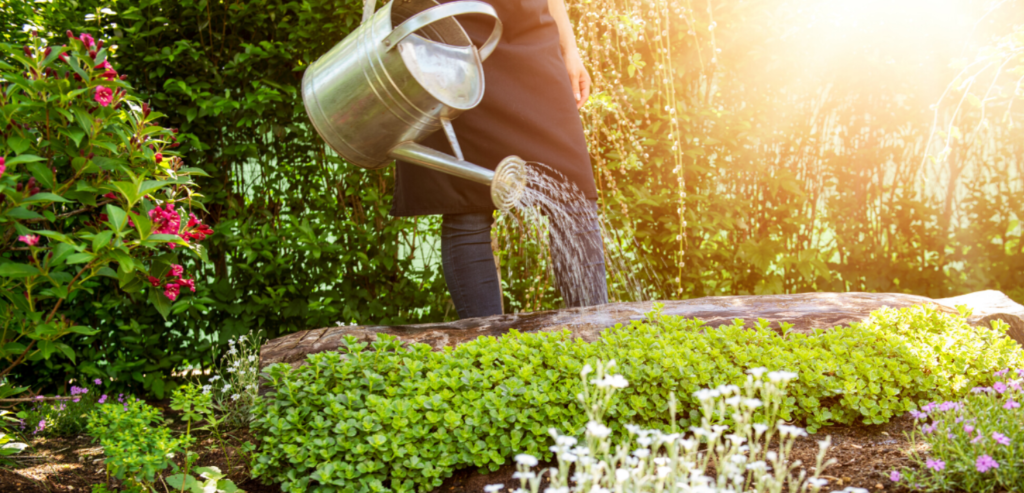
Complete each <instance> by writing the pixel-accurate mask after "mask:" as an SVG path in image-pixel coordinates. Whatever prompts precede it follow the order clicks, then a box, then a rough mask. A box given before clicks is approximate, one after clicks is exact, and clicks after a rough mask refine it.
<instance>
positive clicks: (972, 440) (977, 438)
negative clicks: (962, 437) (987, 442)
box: [971, 432, 985, 443]
mask: <svg viewBox="0 0 1024 493" xmlns="http://www.w3.org/2000/svg"><path fill="white" fill-rule="evenodd" d="M982 438H985V436H984V435H982V434H981V432H978V436H976V437H974V438H972V439H971V443H978V442H980V441H981V439H982Z"/></svg>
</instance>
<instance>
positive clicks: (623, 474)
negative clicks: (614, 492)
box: [615, 469, 629, 483]
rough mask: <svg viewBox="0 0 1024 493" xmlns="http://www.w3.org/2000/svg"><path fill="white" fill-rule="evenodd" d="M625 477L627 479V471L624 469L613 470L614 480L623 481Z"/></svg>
mask: <svg viewBox="0 0 1024 493" xmlns="http://www.w3.org/2000/svg"><path fill="white" fill-rule="evenodd" d="M627 479H629V471H627V470H625V469H616V470H615V482H616V483H625V482H626V480H627Z"/></svg>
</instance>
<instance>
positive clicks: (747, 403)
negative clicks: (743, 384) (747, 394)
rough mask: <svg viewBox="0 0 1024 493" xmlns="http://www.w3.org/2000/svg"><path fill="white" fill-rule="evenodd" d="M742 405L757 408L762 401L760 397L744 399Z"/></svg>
mask: <svg viewBox="0 0 1024 493" xmlns="http://www.w3.org/2000/svg"><path fill="white" fill-rule="evenodd" d="M743 405H744V406H746V407H747V409H757V408H759V407H761V406H762V405H764V403H763V402H761V399H744V400H743Z"/></svg>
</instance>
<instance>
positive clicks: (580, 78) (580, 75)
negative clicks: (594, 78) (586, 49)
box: [562, 46, 591, 109]
mask: <svg viewBox="0 0 1024 493" xmlns="http://www.w3.org/2000/svg"><path fill="white" fill-rule="evenodd" d="M562 57H563V58H564V59H565V70H566V71H567V72H569V83H570V84H571V87H572V92H573V95H574V96H576V109H580V108H583V105H584V104H587V99H589V98H590V84H591V82H590V73H588V72H587V68H586V67H584V66H583V59H582V58H580V51H579V50H578V49H577V48H576V47H575V46H573V47H572V48H570V49H568V50H565V51H564V52H563V53H562Z"/></svg>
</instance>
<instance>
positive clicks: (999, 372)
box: [995, 368, 1010, 377]
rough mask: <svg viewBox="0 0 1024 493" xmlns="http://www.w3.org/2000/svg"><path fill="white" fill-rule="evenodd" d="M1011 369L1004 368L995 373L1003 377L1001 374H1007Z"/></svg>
mask: <svg viewBox="0 0 1024 493" xmlns="http://www.w3.org/2000/svg"><path fill="white" fill-rule="evenodd" d="M1009 371H1010V369H1009V368H1006V369H1004V370H999V371H997V372H996V373H995V375H996V376H997V377H1001V376H1003V375H1006V373H1007V372H1009Z"/></svg>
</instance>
